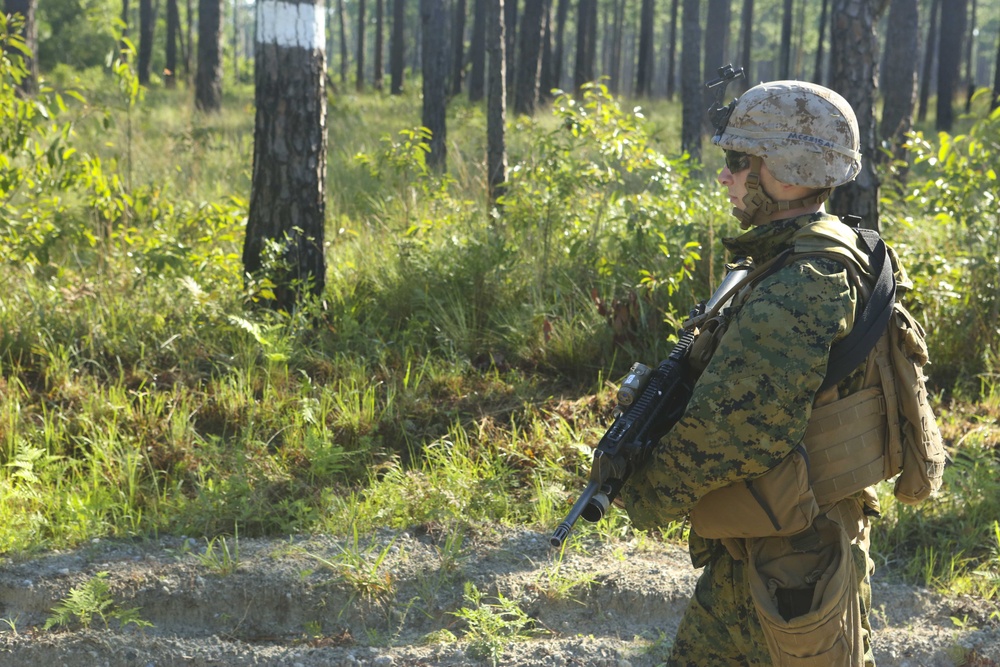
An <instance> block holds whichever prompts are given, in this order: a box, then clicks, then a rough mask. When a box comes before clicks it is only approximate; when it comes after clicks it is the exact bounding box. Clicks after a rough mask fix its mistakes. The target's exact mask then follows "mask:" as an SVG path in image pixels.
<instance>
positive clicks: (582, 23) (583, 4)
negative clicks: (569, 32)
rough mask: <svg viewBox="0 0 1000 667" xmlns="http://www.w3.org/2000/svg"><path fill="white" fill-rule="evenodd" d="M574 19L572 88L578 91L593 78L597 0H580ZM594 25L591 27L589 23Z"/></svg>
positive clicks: (595, 50)
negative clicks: (574, 38)
mask: <svg viewBox="0 0 1000 667" xmlns="http://www.w3.org/2000/svg"><path fill="white" fill-rule="evenodd" d="M578 12H579V14H578V16H577V21H576V65H575V67H574V68H573V88H575V89H576V90H577V91H579V90H580V89H581V88H582V87H583V84H585V83H589V82H590V81H593V80H594V58H595V56H596V52H597V49H596V47H595V44H594V37H595V35H596V33H597V29H596V23H597V0H580V4H579V9H578ZM592 23H593V24H594V26H595V27H593V28H592V26H591V24H592Z"/></svg>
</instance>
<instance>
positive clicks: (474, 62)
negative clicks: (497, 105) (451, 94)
mask: <svg viewBox="0 0 1000 667" xmlns="http://www.w3.org/2000/svg"><path fill="white" fill-rule="evenodd" d="M490 2H491V0H475V3H476V4H475V12H476V13H475V15H473V17H472V39H471V40H470V41H469V65H470V66H469V102H472V103H475V102H478V101H480V100H481V99H483V96H484V95H485V94H486V51H487V49H488V48H489V47H488V46H487V44H486V39H487V37H486V24H487V22H488V21H489V16H490V12H491V6H490Z"/></svg>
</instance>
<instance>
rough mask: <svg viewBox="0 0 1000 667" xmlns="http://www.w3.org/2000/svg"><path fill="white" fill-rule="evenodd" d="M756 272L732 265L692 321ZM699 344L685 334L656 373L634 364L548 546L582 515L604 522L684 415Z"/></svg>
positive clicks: (556, 542)
mask: <svg viewBox="0 0 1000 667" xmlns="http://www.w3.org/2000/svg"><path fill="white" fill-rule="evenodd" d="M751 268H752V266H751V264H750V262H749V261H747V260H744V261H742V262H737V263H735V264H733V265H731V268H730V271H729V273H728V274H726V278H725V279H724V280H723V281H722V284H721V285H720V286H719V288H718V289H717V290H716V291H715V293H714V294H713V295H712V297H711V298H710V299H709V300H708V301H707V302H703V303H701V304H698V305H697V306H695V308H694V309H693V310H692V311H691V316H692V317H695V316H697V315H699V314H703V313H706V312H708V311H710V310H712V309H714V308H720V309H721V308H722V307H724V306H725V304H727V303H728V302H729V300H730V298H731V296H732V294H731V293H732V292H733V291H735V289H734V288H735V287H736V286H737V285H738V284H739V283H740V281H741V280H742V279H743V278H744V277H746V275H747V274H748V273H750V270H751ZM720 302H721V303H722V305H721V306H720V305H719V304H720ZM694 339H695V332H694V331H693V330H691V329H683V330H682V331H681V332H680V335H679V339H678V341H677V344H676V345H674V349H673V350H671V351H670V355H669V356H668V357H667V358H666V359H665V360H664V361H662V362H660V365H659V366H657V368H656V369H655V370H651V369H650V368H649V367H648V366H644V365H643V364H640V363H638V362H636V363H635V364H633V365H632V368H631V370H630V371H629V373H628V375H626V377H625V380H624V381H623V382H622V386H621V387H620V388H619V390H618V406H617V407H616V408H615V420H614V422H612V424H611V426H610V428H608V430H607V432H606V433H605V434H604V436H603V437H602V438H601V440H600V442H599V443H598V444H597V448H596V449H595V450H594V461H593V463H592V464H591V466H590V476H589V478H588V481H587V486H586V487H585V488H584V489H583V493H581V494H580V497H579V498H577V500H576V502H575V503H574V504H573V507H572V508H571V509H570V511H569V514H567V515H566V519H565V520H564V521H563V522H562V523H561V524H560V525H559V527H558V528H556V530H555V532H554V533H552V537H550V538H549V544H551V545H552V546H554V547H561V546H562V545H563V542H565V540H566V538H567V537H568V536H569V533H570V531H571V530H573V526H574V525H575V524H576V522H577V520H578V519H579V518H580V517H581V516H582V517H583V518H584V519H586V520H587V521H589V522H591V523H596V522H597V521H600V520H601V518H602V517H603V516H604V514H605V512H607V509H608V507H609V506H610V505H611V503H612V501H614V499H615V498H616V497H617V496H618V493H619V492H620V491H621V489H622V487H623V486H624V485H625V482H627V481H628V478H629V477H630V476H631V475H632V473H633V472H634V471H635V470H637V469H639V468H641V467H642V466H643V465H644V464H645V463H646V461H647V460H648V459H649V456H650V454H651V453H652V451H653V449H654V448H655V447H656V445H657V444H658V443H659V441H660V438H662V437H663V436H664V435H665V434H666V433H667V432H668V431H669V430H670V429H672V428H673V427H674V424H676V423H677V421H678V420H679V419H680V418H681V417H682V416H683V415H684V410H685V409H686V408H687V404H688V401H689V400H691V392H692V391H693V389H694V380H695V378H692V377H689V376H690V373H687V372H686V363H685V359H686V358H687V353H688V350H689V349H690V348H691V345H692V343H694Z"/></svg>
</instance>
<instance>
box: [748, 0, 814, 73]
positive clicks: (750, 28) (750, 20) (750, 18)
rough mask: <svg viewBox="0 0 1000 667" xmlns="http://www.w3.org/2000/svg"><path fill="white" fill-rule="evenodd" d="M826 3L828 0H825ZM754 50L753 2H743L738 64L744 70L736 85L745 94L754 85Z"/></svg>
mask: <svg viewBox="0 0 1000 667" xmlns="http://www.w3.org/2000/svg"><path fill="white" fill-rule="evenodd" d="M823 2H824V3H826V0H823ZM752 50H753V0H743V10H742V11H741V12H740V61H739V62H738V63H737V65H738V66H739V67H742V68H743V78H742V79H740V80H739V81H737V82H734V83H736V89H735V90H738V91H741V92H744V91H746V90H749V89H750V87H751V86H752V85H753V84H751V81H753V80H754V79H753V75H752V74H751V73H750V72H751V69H752V67H751V66H752V64H753V63H751V61H750V54H751V53H752Z"/></svg>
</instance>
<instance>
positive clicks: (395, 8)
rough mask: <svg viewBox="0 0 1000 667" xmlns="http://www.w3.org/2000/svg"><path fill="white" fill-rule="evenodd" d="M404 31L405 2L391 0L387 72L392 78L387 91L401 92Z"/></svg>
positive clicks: (399, 93) (398, 93) (395, 93)
mask: <svg viewBox="0 0 1000 667" xmlns="http://www.w3.org/2000/svg"><path fill="white" fill-rule="evenodd" d="M405 32H406V2H405V0H392V45H391V46H390V48H389V72H390V76H391V78H392V83H391V84H390V89H389V92H391V93H392V94H393V95H402V94H403V70H404V69H405V66H404V64H403V60H404V58H405V49H404V39H405V37H404V34H405Z"/></svg>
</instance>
